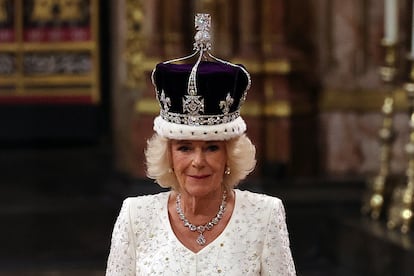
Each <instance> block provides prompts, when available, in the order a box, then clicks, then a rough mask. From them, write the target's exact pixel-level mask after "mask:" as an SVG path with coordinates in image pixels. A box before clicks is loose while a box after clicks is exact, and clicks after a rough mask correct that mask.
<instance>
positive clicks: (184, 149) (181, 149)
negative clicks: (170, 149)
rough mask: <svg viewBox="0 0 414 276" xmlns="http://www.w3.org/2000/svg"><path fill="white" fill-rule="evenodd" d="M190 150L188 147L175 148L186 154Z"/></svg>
mask: <svg viewBox="0 0 414 276" xmlns="http://www.w3.org/2000/svg"><path fill="white" fill-rule="evenodd" d="M190 149H191V148H190V147H189V146H179V147H178V148H177V150H178V151H182V152H187V151H189V150H190Z"/></svg>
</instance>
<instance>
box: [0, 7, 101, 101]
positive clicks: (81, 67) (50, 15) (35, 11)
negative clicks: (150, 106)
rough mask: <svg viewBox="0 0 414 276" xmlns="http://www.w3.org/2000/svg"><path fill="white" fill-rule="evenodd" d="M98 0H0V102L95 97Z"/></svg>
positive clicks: (97, 79) (97, 65)
mask: <svg viewBox="0 0 414 276" xmlns="http://www.w3.org/2000/svg"><path fill="white" fill-rule="evenodd" d="M97 2H98V0H0V103H37V102H40V103H47V104H49V103H51V104H53V103H75V104H77V103H81V104H85V103H90V104H97V103H99V100H100V97H99V94H100V93H99V47H98V46H99V42H98V18H97V17H98V7H97V6H98V3H97Z"/></svg>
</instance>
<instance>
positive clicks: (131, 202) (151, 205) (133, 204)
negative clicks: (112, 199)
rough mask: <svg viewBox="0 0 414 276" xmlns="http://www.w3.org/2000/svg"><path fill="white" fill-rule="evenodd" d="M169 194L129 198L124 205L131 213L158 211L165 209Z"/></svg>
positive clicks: (162, 193)
mask: <svg viewBox="0 0 414 276" xmlns="http://www.w3.org/2000/svg"><path fill="white" fill-rule="evenodd" d="M168 196H169V192H161V193H158V194H151V195H140V196H134V197H127V198H126V199H124V201H123V203H122V205H123V207H125V208H128V209H129V210H130V211H141V210H142V211H145V212H148V211H150V210H158V209H159V208H163V207H165V206H164V205H165V204H164V203H165V202H166V201H167V200H168Z"/></svg>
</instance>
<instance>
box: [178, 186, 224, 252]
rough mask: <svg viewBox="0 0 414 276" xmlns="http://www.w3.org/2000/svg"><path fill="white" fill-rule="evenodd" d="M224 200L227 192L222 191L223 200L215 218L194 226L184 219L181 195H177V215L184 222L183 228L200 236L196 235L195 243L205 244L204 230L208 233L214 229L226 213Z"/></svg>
mask: <svg viewBox="0 0 414 276" xmlns="http://www.w3.org/2000/svg"><path fill="white" fill-rule="evenodd" d="M226 199H227V192H226V191H224V192H223V198H222V200H221V204H220V207H219V210H218V212H217V214H216V216H215V217H214V218H213V219H211V220H210V221H209V222H207V223H206V224H204V225H194V224H192V223H191V222H189V221H188V219H187V218H186V217H185V215H184V212H183V209H182V208H181V194H177V197H176V200H175V203H176V210H177V214H178V216H179V217H180V219H181V220H182V221H183V222H184V226H185V227H188V229H190V231H192V232H195V231H197V232H198V233H199V234H200V235H198V237H197V239H196V242H197V243H198V244H199V245H205V244H206V238H205V237H204V232H205V231H206V230H209V231H210V230H211V229H212V228H213V227H214V225H216V224H217V223H219V221H220V220H221V219H222V218H223V214H224V211H226V205H227V203H226Z"/></svg>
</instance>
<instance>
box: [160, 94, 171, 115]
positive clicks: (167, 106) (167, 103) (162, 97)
mask: <svg viewBox="0 0 414 276" xmlns="http://www.w3.org/2000/svg"><path fill="white" fill-rule="evenodd" d="M160 103H161V104H162V109H163V110H165V111H168V110H169V109H170V106H171V99H170V98H169V97H165V93H164V90H161V95H160Z"/></svg>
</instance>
